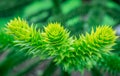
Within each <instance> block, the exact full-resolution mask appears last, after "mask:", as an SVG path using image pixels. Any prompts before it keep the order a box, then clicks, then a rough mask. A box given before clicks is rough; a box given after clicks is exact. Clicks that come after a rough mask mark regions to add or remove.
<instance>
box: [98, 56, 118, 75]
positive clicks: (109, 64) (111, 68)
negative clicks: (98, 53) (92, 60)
mask: <svg viewBox="0 0 120 76" xmlns="http://www.w3.org/2000/svg"><path fill="white" fill-rule="evenodd" d="M97 66H98V67H99V69H101V68H102V69H103V72H106V71H107V72H109V73H111V74H113V75H115V74H117V73H120V57H119V56H117V55H116V54H110V55H103V58H101V59H100V60H99V61H98V65H97Z"/></svg>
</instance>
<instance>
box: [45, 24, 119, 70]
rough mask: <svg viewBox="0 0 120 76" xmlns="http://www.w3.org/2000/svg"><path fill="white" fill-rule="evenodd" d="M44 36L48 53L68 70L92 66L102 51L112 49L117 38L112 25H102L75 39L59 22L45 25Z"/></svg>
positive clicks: (105, 51)
mask: <svg viewBox="0 0 120 76" xmlns="http://www.w3.org/2000/svg"><path fill="white" fill-rule="evenodd" d="M53 29H54V30H53ZM44 36H45V38H44V39H45V42H47V44H46V46H47V47H48V48H47V49H48V51H47V52H48V54H49V55H50V56H53V57H55V62H57V63H58V64H61V65H62V66H63V67H64V69H65V70H67V71H71V70H80V71H81V70H83V69H84V68H91V67H92V65H94V63H95V62H96V61H97V60H98V59H99V58H101V54H102V53H107V52H109V50H111V47H112V46H113V45H114V41H115V39H116V38H117V37H116V36H115V32H114V31H113V30H112V28H111V27H109V26H102V27H98V28H96V32H95V30H93V29H92V32H91V34H88V33H86V36H83V35H81V36H80V38H79V39H78V40H77V39H76V40H73V39H72V38H69V33H67V32H66V30H65V29H63V27H61V26H60V24H58V23H53V24H49V25H48V26H47V27H45V34H44ZM60 44H61V45H60ZM45 51H46V50H45Z"/></svg>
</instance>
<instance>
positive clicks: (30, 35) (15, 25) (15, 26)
mask: <svg viewBox="0 0 120 76" xmlns="http://www.w3.org/2000/svg"><path fill="white" fill-rule="evenodd" d="M7 28H8V29H7V33H8V34H11V35H13V36H14V37H15V39H16V40H19V41H25V42H32V43H31V45H33V44H40V41H41V33H40V30H38V31H36V27H33V25H31V26H29V25H28V23H27V22H26V21H25V20H22V19H20V18H17V19H16V18H15V19H14V20H11V21H10V22H9V23H8V24H7Z"/></svg>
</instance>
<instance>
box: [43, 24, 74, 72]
mask: <svg viewBox="0 0 120 76" xmlns="http://www.w3.org/2000/svg"><path fill="white" fill-rule="evenodd" d="M43 36H44V41H45V42H46V44H45V46H46V49H45V50H44V52H47V53H48V55H49V56H52V57H55V58H54V61H55V62H56V63H57V64H60V65H62V66H63V67H64V69H65V70H67V71H68V70H70V69H71V70H73V68H70V67H74V66H72V65H71V63H72V62H71V60H74V59H72V57H74V58H75V56H74V55H72V53H73V51H74V48H73V47H72V45H73V41H74V40H73V39H72V38H71V37H69V32H68V31H67V30H66V29H64V28H63V27H62V26H61V24H59V23H50V24H48V26H47V27H45V32H44V33H43Z"/></svg>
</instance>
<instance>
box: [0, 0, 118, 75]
mask: <svg viewBox="0 0 120 76" xmlns="http://www.w3.org/2000/svg"><path fill="white" fill-rule="evenodd" d="M17 17H21V18H23V19H25V20H27V22H28V23H29V24H32V23H33V24H35V25H36V26H38V28H41V29H42V28H43V26H46V25H47V24H48V23H49V22H60V23H61V24H62V26H64V27H65V28H67V29H69V31H71V35H76V36H78V35H79V34H80V33H85V32H86V31H87V32H89V31H90V30H91V29H90V28H91V27H96V26H103V25H110V26H112V27H113V29H115V30H116V35H119V36H120V0H0V28H2V27H4V26H5V25H6V24H7V22H9V21H10V20H11V19H14V18H17ZM116 42H117V45H116V46H115V47H114V49H115V50H114V51H113V52H114V53H116V54H118V55H119V56H120V39H119V38H118V40H117V41H116ZM4 50H5V49H4ZM12 53H13V54H14V56H15V57H16V56H17V55H18V54H16V53H14V52H12ZM10 54H11V53H10ZM19 55H20V56H21V54H19ZM22 55H23V54H22ZM9 56H10V55H9V53H8V52H7V55H6V53H5V55H3V53H0V58H2V57H3V60H4V58H6V59H7V57H9ZM20 56H18V59H20V60H21V61H16V62H13V63H15V64H12V63H11V66H12V67H14V66H16V65H17V63H19V62H24V61H27V60H28V57H26V56H25V57H24V58H23V59H21V58H20ZM12 59H14V58H12V57H11V60H12ZM7 60H8V59H7ZM35 60H36V62H35V63H34V66H33V65H30V66H29V67H28V68H27V69H26V70H24V71H23V70H22V72H20V73H18V74H15V75H12V74H13V73H11V76H24V74H25V76H40V75H41V70H38V69H39V68H42V69H43V68H44V67H45V65H44V66H43V65H42V66H39V68H38V67H37V71H36V70H34V72H30V74H28V73H27V72H29V71H30V70H29V69H30V68H33V67H36V66H38V65H39V64H40V63H39V62H40V60H39V59H37V58H35ZM8 61H9V60H8ZM29 61H31V60H29ZM6 62H7V61H6ZM6 62H4V63H6ZM31 63H33V62H31ZM48 63H49V64H50V61H49V62H48ZM2 64H3V63H2V61H1V62H0V68H4V67H3V66H1V65H2ZM19 64H21V63H19ZM27 64H28V63H27ZM36 64H37V65H36ZM42 64H44V63H42ZM6 65H7V64H5V65H4V66H6ZM50 65H51V64H50ZM7 66H8V65H7ZM54 66H55V65H53V66H48V69H47V70H45V72H44V73H48V70H50V68H51V67H54ZM10 68H11V67H9V69H10ZM18 68H19V67H18ZM53 69H54V70H55V69H56V68H53ZM1 70H4V69H0V72H1ZM18 71H19V70H18V69H17V72H18ZM93 71H94V72H96V71H95V70H94V69H93ZM36 72H37V73H36ZM26 73H27V74H26ZM34 73H35V74H34ZM1 74H2V73H1ZM49 74H51V73H49ZM57 74H59V69H58V70H57V72H55V74H51V75H52V76H59V75H57ZM71 75H72V76H80V74H79V73H78V72H73V73H72V74H71ZM104 75H105V76H110V75H109V74H104ZM0 76H1V75H0ZM2 76H7V75H2ZM8 76H9V75H8ZM43 76H50V75H46V74H45V75H43ZM65 76H66V75H65ZM85 76H102V75H100V74H97V73H96V74H93V75H92V73H91V72H87V73H85Z"/></svg>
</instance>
